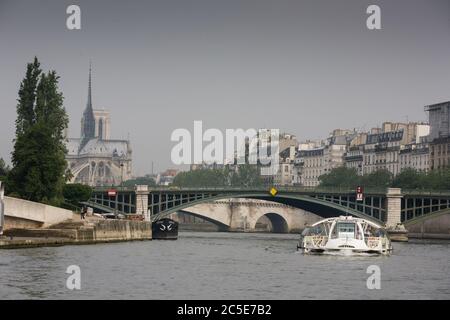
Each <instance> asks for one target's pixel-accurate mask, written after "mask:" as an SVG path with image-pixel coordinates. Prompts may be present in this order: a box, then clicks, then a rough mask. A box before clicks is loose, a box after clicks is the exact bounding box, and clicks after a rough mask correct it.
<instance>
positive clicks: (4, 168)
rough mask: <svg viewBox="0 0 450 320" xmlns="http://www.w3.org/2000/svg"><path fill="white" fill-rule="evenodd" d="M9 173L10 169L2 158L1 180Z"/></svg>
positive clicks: (0, 162) (0, 166)
mask: <svg viewBox="0 0 450 320" xmlns="http://www.w3.org/2000/svg"><path fill="white" fill-rule="evenodd" d="M8 172H9V167H8V166H7V165H6V163H5V160H3V158H0V179H1V177H5V176H6V175H7V174H8Z"/></svg>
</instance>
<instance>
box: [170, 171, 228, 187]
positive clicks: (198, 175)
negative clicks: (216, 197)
mask: <svg viewBox="0 0 450 320" xmlns="http://www.w3.org/2000/svg"><path fill="white" fill-rule="evenodd" d="M173 185H174V186H178V187H224V186H228V185H229V169H228V168H224V169H199V170H194V171H186V172H180V173H178V174H177V175H176V176H175V178H174V179H173Z"/></svg>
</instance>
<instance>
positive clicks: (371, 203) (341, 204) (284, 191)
mask: <svg viewBox="0 0 450 320" xmlns="http://www.w3.org/2000/svg"><path fill="white" fill-rule="evenodd" d="M108 189H111V187H110V188H96V189H95V190H94V192H93V195H92V198H91V199H90V200H89V202H87V203H88V204H89V205H91V206H93V207H94V208H97V209H98V210H101V211H116V212H121V213H124V214H129V213H138V214H149V215H150V217H151V220H152V221H155V220H158V219H162V218H164V217H167V216H169V215H170V214H172V213H175V212H178V211H182V210H185V209H187V208H191V207H193V206H196V205H200V204H207V203H212V202H214V201H218V200H223V199H233V198H239V199H242V198H245V199H254V200H265V201H270V202H276V203H281V204H284V205H287V206H289V207H293V208H299V209H303V210H305V211H308V212H311V213H314V214H316V215H318V216H320V217H332V216H338V215H345V214H349V215H353V216H356V217H362V218H365V219H368V220H372V221H376V222H378V223H382V224H384V225H386V227H388V228H394V227H395V226H397V224H401V223H404V224H409V223H413V222H414V221H418V220H420V219H422V220H423V219H424V217H431V216H432V215H442V214H446V213H447V212H450V192H425V191H417V190H416V191H406V190H403V191H402V190H401V189H398V188H388V189H386V190H380V189H378V190H366V191H365V194H364V197H363V199H362V201H357V200H356V195H355V191H354V190H349V189H337V188H334V189H320V188H303V187H302V188H300V187H276V192H275V193H273V194H272V193H271V192H270V188H175V187H165V188H149V187H148V186H139V185H138V186H135V187H134V188H121V187H115V188H114V189H116V190H117V191H118V192H117V193H118V195H117V197H109V196H108V193H107V190H108ZM187 211H189V210H187ZM195 214H196V215H197V216H201V217H203V218H205V219H207V220H208V219H209V220H211V221H216V222H217V223H219V224H220V223H222V224H223V221H224V219H222V218H220V217H218V216H217V212H216V213H215V212H213V211H212V212H211V211H210V212H206V211H205V212H196V213H195ZM285 220H286V219H285Z"/></svg>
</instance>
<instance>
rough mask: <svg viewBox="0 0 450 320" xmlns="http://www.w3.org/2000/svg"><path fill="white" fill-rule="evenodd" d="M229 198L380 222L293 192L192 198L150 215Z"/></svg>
mask: <svg viewBox="0 0 450 320" xmlns="http://www.w3.org/2000/svg"><path fill="white" fill-rule="evenodd" d="M230 198H247V199H256V200H266V201H270V202H276V203H282V204H286V205H289V206H292V207H295V208H299V209H303V210H305V211H308V212H311V213H314V214H316V215H318V216H320V217H323V218H330V217H336V216H339V215H352V216H355V217H359V218H364V219H367V220H371V221H373V222H376V223H380V222H381V221H380V220H379V219H376V218H374V217H371V216H369V215H366V214H364V213H362V212H360V211H358V210H356V209H353V208H351V207H345V206H342V205H339V204H336V203H333V202H330V201H326V200H322V199H318V198H314V197H311V196H307V195H295V194H280V195H277V196H275V197H271V196H267V195H266V194H265V193H247V194H245V193H244V194H239V193H238V194H227V193H224V194H218V195H214V196H210V197H205V198H200V199H196V200H192V201H189V202H186V203H182V204H179V205H175V206H173V207H171V208H166V209H165V210H164V211H163V212H158V213H156V214H154V215H153V216H152V220H159V219H162V218H164V217H167V216H168V215H170V214H172V213H174V212H176V211H179V210H182V209H186V208H189V207H191V206H194V205H196V204H202V203H207V202H212V201H215V200H223V199H230Z"/></svg>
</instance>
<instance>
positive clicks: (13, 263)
mask: <svg viewBox="0 0 450 320" xmlns="http://www.w3.org/2000/svg"><path fill="white" fill-rule="evenodd" d="M296 244H297V236H296V235H281V234H239V233H195V232H185V233H180V237H179V239H178V240H177V241H144V242H125V243H115V244H99V245H83V246H65V247H50V248H34V249H20V250H1V251H0V298H1V299H91V298H99V299H335V298H336V299H449V298H450V273H449V271H450V270H449V262H450V242H448V241H418V240H413V241H410V242H409V243H394V253H393V254H392V255H391V256H390V257H344V256H308V255H303V254H301V253H298V252H297V251H296ZM70 265H78V266H79V267H80V270H81V289H80V290H73V291H72V290H69V289H67V288H66V279H67V277H69V274H66V269H67V267H68V266H70ZM370 265H377V266H379V267H380V270H381V289H379V290H377V289H372V290H369V289H367V285H366V280H367V278H368V277H369V276H370V274H367V273H366V271H367V268H368V266H370Z"/></svg>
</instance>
